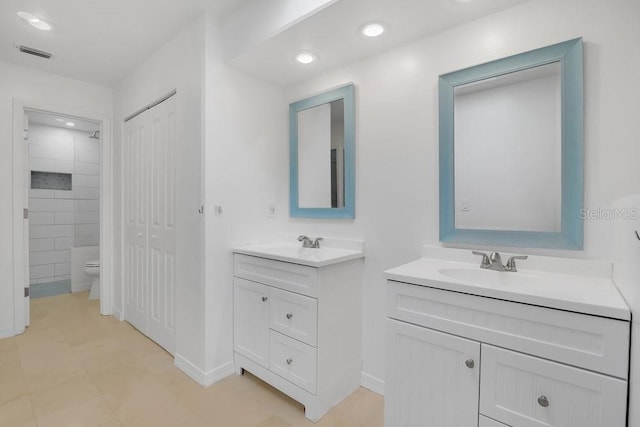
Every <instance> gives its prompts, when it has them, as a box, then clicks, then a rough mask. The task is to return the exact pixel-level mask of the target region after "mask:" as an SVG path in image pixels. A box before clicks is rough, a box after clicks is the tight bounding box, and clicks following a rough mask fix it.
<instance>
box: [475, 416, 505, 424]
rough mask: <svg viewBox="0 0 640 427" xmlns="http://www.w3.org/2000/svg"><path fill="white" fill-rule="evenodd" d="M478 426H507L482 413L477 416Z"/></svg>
mask: <svg viewBox="0 0 640 427" xmlns="http://www.w3.org/2000/svg"><path fill="white" fill-rule="evenodd" d="M478 421H479V423H478V427H509V426H508V425H506V424H502V423H499V422H497V421H496V420H492V419H491V418H487V417H485V416H484V415H480V418H478Z"/></svg>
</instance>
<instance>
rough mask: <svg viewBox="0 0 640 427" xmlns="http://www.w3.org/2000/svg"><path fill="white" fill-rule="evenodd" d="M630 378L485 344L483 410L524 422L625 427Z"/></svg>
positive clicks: (527, 425)
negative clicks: (622, 378) (600, 372)
mask: <svg viewBox="0 0 640 427" xmlns="http://www.w3.org/2000/svg"><path fill="white" fill-rule="evenodd" d="M626 404H627V385H626V382H625V381H622V380H619V379H616V378H611V377H607V376H605V375H601V374H596V373H594V372H589V371H585V370H582V369H578V368H574V367H571V366H567V365H562V364H560V363H556V362H551V361H548V360H544V359H539V358H537V357H532V356H527V355H525V354H522V353H516V352H513V351H509V350H504V349H501V348H497V347H493V346H490V345H486V344H483V345H482V384H481V392H480V412H481V413H482V414H484V415H487V416H489V417H491V418H493V419H495V420H498V421H501V422H503V423H506V424H509V425H513V426H518V427H539V426H545V427H550V426H556V427H624V426H625V424H626Z"/></svg>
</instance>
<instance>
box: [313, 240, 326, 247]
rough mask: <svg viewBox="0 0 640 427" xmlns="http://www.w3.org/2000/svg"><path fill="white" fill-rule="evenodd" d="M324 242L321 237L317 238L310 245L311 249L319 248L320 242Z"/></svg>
mask: <svg viewBox="0 0 640 427" xmlns="http://www.w3.org/2000/svg"><path fill="white" fill-rule="evenodd" d="M322 240H324V239H323V238H322V237H318V238H317V239H316V240H314V241H313V243H312V245H313V246H312V247H313V248H320V242H321V241H322Z"/></svg>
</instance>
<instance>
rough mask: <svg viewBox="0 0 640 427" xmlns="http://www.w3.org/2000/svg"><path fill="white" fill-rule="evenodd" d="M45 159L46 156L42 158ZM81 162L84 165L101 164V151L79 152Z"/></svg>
mask: <svg viewBox="0 0 640 427" xmlns="http://www.w3.org/2000/svg"><path fill="white" fill-rule="evenodd" d="M40 157H44V156H40ZM77 159H78V161H79V162H83V163H99V162H100V151H99V150H97V149H96V150H79V151H78V157H77Z"/></svg>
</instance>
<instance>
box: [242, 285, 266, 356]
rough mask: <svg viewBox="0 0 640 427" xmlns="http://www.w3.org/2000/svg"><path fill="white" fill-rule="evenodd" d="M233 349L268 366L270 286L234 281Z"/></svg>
mask: <svg viewBox="0 0 640 427" xmlns="http://www.w3.org/2000/svg"><path fill="white" fill-rule="evenodd" d="M233 283H234V287H233V288H234V291H233V297H234V304H233V307H234V310H233V317H234V319H233V329H234V334H233V335H234V349H235V351H237V352H238V353H240V354H242V355H243V356H245V357H248V358H249V359H251V360H252V361H254V362H256V363H258V364H259V365H262V366H264V367H265V368H268V367H269V287H267V286H265V285H261V284H259V283H255V282H250V281H248V280H244V279H239V278H237V277H236V278H234V279H233Z"/></svg>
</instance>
